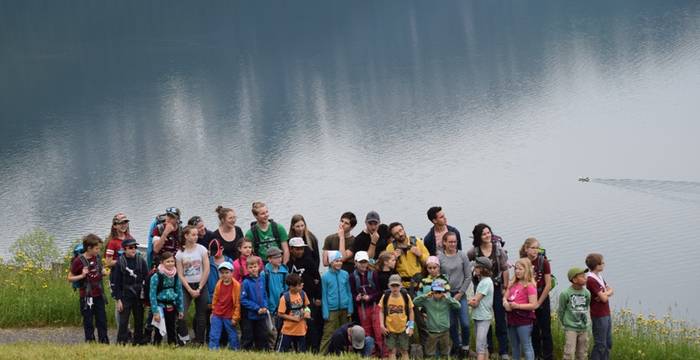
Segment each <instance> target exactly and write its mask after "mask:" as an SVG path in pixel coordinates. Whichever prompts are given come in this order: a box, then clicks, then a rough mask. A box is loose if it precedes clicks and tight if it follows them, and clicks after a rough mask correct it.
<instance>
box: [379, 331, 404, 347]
mask: <svg viewBox="0 0 700 360" xmlns="http://www.w3.org/2000/svg"><path fill="white" fill-rule="evenodd" d="M408 340H409V339H408V334H406V333H405V332H400V333H393V332H390V333H388V334H387V335H386V339H385V340H384V345H385V346H386V348H387V349H388V350H400V351H408Z"/></svg>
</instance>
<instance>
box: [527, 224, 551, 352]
mask: <svg viewBox="0 0 700 360" xmlns="http://www.w3.org/2000/svg"><path fill="white" fill-rule="evenodd" d="M520 257H521V258H522V257H527V258H528V259H529V260H530V262H532V266H533V269H532V273H533V276H534V278H535V282H536V284H537V306H538V307H537V309H536V310H535V317H536V318H537V319H536V320H535V323H534V326H533V327H532V348H533V350H534V351H535V357H538V358H542V359H543V360H552V359H554V354H553V352H554V351H553V344H552V329H551V323H552V311H551V307H550V301H549V291H550V290H552V270H551V268H550V266H549V260H547V258H545V256H544V255H543V254H541V253H540V242H539V241H538V240H537V239H535V238H534V237H530V238H527V240H525V243H523V246H522V247H521V248H520Z"/></svg>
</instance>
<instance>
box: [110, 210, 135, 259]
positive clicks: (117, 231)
mask: <svg viewBox="0 0 700 360" xmlns="http://www.w3.org/2000/svg"><path fill="white" fill-rule="evenodd" d="M128 239H133V237H132V236H131V234H130V233H129V218H127V217H126V214H124V213H122V212H120V213H117V214H116V215H114V217H113V218H112V228H111V229H110V230H109V235H107V239H105V240H106V241H107V246H106V247H105V264H106V265H107V266H108V267H113V266H114V265H115V264H116V263H117V259H118V258H119V255H120V254H122V252H123V251H122V242H123V241H124V240H128Z"/></svg>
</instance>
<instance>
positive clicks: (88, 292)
mask: <svg viewBox="0 0 700 360" xmlns="http://www.w3.org/2000/svg"><path fill="white" fill-rule="evenodd" d="M81 247H82V245H81ZM76 248H77V246H76ZM74 251H75V250H74ZM78 259H80V262H81V263H82V264H83V267H84V268H86V269H88V268H89V267H90V262H88V259H87V258H86V257H85V252H83V253H82V254H80V255H78ZM95 266H96V269H95V271H97V273H99V274H102V257H100V255H99V254H97V255H95ZM76 283H77V284H76ZM83 287H84V288H85V295H86V296H87V297H90V296H92V283H91V282H90V281H85V279H80V280H78V281H74V282H73V290H76V289H81V288H83ZM97 287H98V288H99V289H100V295H101V296H102V297H104V288H103V286H102V280H100V281H99V282H98V283H97ZM106 303H107V299H106V298H105V304H106Z"/></svg>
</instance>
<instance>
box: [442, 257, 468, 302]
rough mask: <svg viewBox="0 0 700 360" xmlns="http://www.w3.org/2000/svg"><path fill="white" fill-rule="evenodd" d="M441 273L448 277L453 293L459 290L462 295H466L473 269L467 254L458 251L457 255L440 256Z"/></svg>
mask: <svg viewBox="0 0 700 360" xmlns="http://www.w3.org/2000/svg"><path fill="white" fill-rule="evenodd" d="M438 258H439V259H440V271H441V272H442V273H443V274H446V275H447V278H448V279H450V288H452V291H456V290H459V292H461V293H463V294H464V293H466V292H467V289H469V284H470V283H471V276H472V269H471V266H472V265H471V263H470V262H469V258H467V254H465V253H464V252H463V251H458V252H457V254H455V255H452V256H447V255H445V254H440V255H439V256H438Z"/></svg>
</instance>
